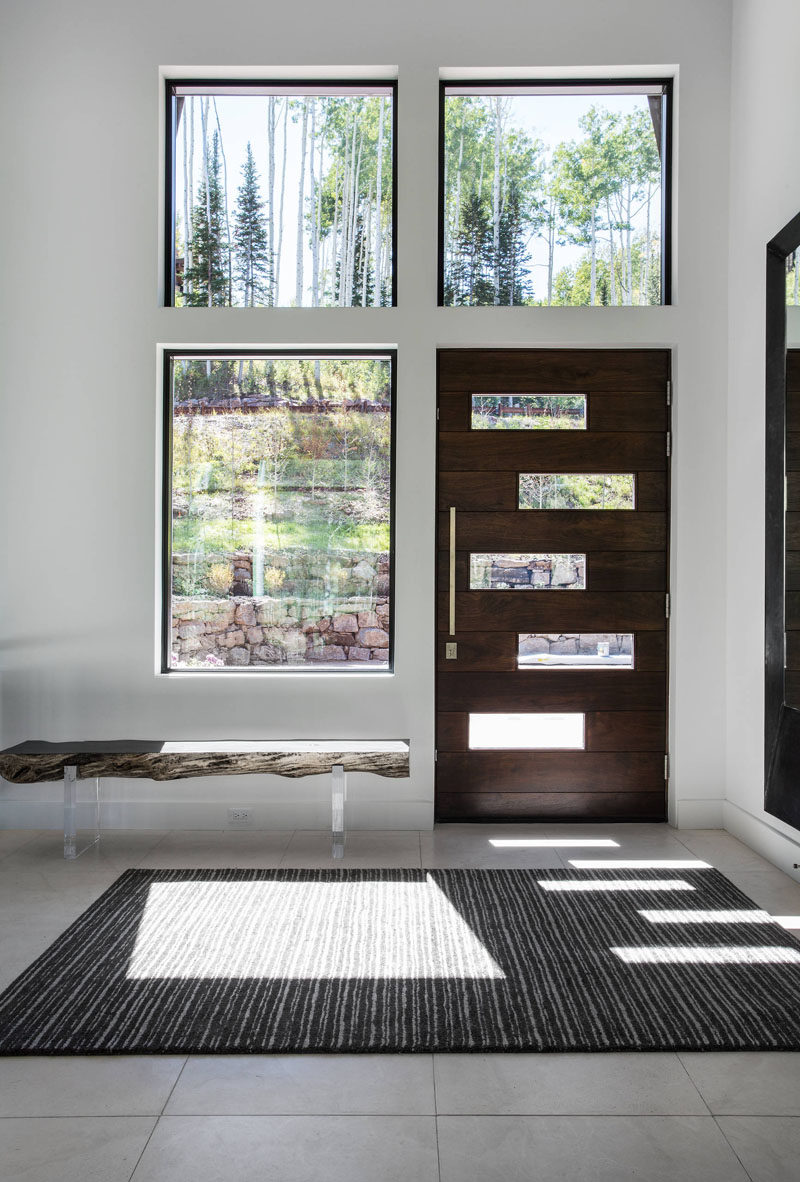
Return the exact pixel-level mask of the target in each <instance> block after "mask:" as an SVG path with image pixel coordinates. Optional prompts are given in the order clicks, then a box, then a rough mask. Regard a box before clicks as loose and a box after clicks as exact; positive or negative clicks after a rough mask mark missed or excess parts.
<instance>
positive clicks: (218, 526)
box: [163, 350, 394, 672]
mask: <svg viewBox="0 0 800 1182" xmlns="http://www.w3.org/2000/svg"><path fill="white" fill-rule="evenodd" d="M165 387H166V397H165V411H166V413H165V428H166V429H165V440H166V442H165V458H164V477H165V480H164V485H165V487H164V507H165V513H164V537H165V542H166V545H165V562H164V609H165V610H164V641H163V643H164V656H163V669H164V671H165V672H169V671H171V670H204V671H219V670H230V669H248V670H257V669H262V670H263V669H291V668H293V669H298V668H306V669H309V668H310V669H334V670H336V671H337V672H342V671H349V670H354V671H381V670H386V669H388V668H390V667H391V662H392V633H393V629H392V590H393V589H392V571H393V559H392V555H393V544H392V530H393V523H392V502H393V495H392V490H393V476H392V474H393V436H394V430H393V424H394V354H393V353H391V352H379V353H352V352H347V353H345V352H336V351H330V352H326V353H319V354H315V353H305V354H302V355H300V354H298V353H293V354H288V353H279V352H276V353H262V352H258V353H256V352H248V353H243V352H236V351H230V352H218V351H213V350H205V351H182V352H168V353H167V355H166V358H165Z"/></svg>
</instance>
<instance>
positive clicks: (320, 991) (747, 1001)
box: [0, 869, 800, 1055]
mask: <svg viewBox="0 0 800 1182" xmlns="http://www.w3.org/2000/svg"><path fill="white" fill-rule="evenodd" d="M773 1048H781V1049H791V1050H797V1049H800V945H799V944H798V943H797V942H796V941H795V940H794V939H793V938H792V937H791V936H789V935H787V933H786V932H785V931H784V930H783V929H782V928H780V927H779V926H778V925H777V924H775V923H774V922H773V921H772V920H771V919H770V917H769V916H768V915H767V914H766V913H765V912H763V911H760V910H759V909H758V908H757V907H756V906H755V904H753V903H752V902H751V901H750V900H748V899H747V898H745V896H744V895H742V894H740V892H739V891H738V890H736V888H735V887H734V886H733V885H732V884H731V883H730V882H728V881H727V879H725V878H724V877H723V876H722V875H721V874H720V873H718V872H717V871H716V870H705V869H700V870H680V871H649V872H648V871H646V870H645V871H637V870H613V871H612V870H583V871H573V870H431V871H424V870H423V871H419V870H348V871H344V870H342V871H332V870H331V871H323V870H320V871H313V870H275V871H269V870H199V871H198V870H152V871H151V870H129V871H127V873H125V874H123V875H122V877H121V878H119V879H118V880H117V881H116V882H115V883H114V885H113V886H112V887H111V888H110V889H109V890H108V891H106V892H105V894H104V895H102V896H101V898H100V899H98V901H97V902H96V903H95V904H94V905H93V906H92V907H90V908H89V910H88V911H86V912H85V913H84V914H83V915H82V916H81V917H80V919H78V920H77V921H76V922H75V923H74V924H72V926H71V927H70V928H69V929H68V930H67V931H66V932H65V933H64V934H63V935H62V936H61V937H60V938H59V939H58V940H56V942H55V943H54V944H53V945H52V946H51V947H50V948H49V949H48V950H47V952H45V953H44V954H43V955H42V956H41V957H40V958H39V959H38V960H37V961H36V962H35V963H34V964H33V965H32V966H31V967H30V968H29V969H28V970H27V971H26V972H25V973H23V974H22V976H20V977H19V978H18V979H17V980H16V981H15V982H14V983H13V984H12V985H11V986H10V987H9V988H8V989H7V990H6V991H5V992H4V993H3V994H2V996H0V1053H2V1054H14V1055H18V1054H71V1053H96V1054H121V1053H132V1052H135V1053H149V1052H152V1053H158V1052H163V1053H188V1052H198V1053H214V1052H225V1053H232V1052H242V1053H256V1052H266V1051H275V1052H309V1051H341V1052H344V1051H348V1052H353V1051H367V1052H368V1051H530V1050H541V1051H606V1050H608V1051H610V1050H668V1049H699V1050H706V1049H708V1050H712V1049H714V1050H725V1049H737V1050H738V1049H745V1050H755V1049H762V1050H763V1049H773Z"/></svg>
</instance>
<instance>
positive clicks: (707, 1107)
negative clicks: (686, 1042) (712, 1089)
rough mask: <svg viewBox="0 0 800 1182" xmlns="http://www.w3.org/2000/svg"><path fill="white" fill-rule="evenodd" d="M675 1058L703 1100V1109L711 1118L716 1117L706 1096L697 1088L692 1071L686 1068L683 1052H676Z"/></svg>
mask: <svg viewBox="0 0 800 1182" xmlns="http://www.w3.org/2000/svg"><path fill="white" fill-rule="evenodd" d="M675 1058H676V1059H677V1060H678V1062H679V1063H680V1065H681V1067H682V1068H683V1070H684V1071H685V1072H686V1077H687V1079H688V1080H689V1083H690V1084H691V1085H692V1087H693V1088H694V1090H695V1091H696V1092H697V1094H698V1096H699V1097H700V1099H701V1101H702V1103H703V1107H704V1108H705V1110H706V1112H707V1113H708V1115H709V1116H713V1115H714V1113H713V1112H712V1111H711V1108H710V1107H709V1104H708V1101H707V1100H706V1098H705V1096H704V1095H703V1093H702V1092H701V1091H700V1089H699V1087H698V1086H697V1084H696V1083H695V1081H694V1079H693V1078H692V1073H691V1071H690V1070H689V1068H688V1067H687V1066H686V1064H685V1063H684V1061H683V1059H682V1057H681V1052H680V1051H675Z"/></svg>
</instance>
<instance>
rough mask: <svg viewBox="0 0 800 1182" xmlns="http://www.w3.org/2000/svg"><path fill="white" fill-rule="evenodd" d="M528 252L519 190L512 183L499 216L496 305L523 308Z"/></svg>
mask: <svg viewBox="0 0 800 1182" xmlns="http://www.w3.org/2000/svg"><path fill="white" fill-rule="evenodd" d="M527 260H528V249H527V243H526V240H525V218H524V215H523V212H522V202H521V200H520V195H519V189H518V187H517V184H516V182H515V181H512V182H511V183H510V185H509V187H508V193H507V194H506V201H505V205H504V207H503V210H502V213H501V215H500V227H499V234H498V256H497V259H496V260H495V274H496V275H499V277H500V289H499V296H500V303H501V304H503V305H509V304H524V303H525V301H526V300H527V299H528V296H529V295H530V285H529V283H528V274H529V271H528V268H527V267H526V265H525V264H526V262H527Z"/></svg>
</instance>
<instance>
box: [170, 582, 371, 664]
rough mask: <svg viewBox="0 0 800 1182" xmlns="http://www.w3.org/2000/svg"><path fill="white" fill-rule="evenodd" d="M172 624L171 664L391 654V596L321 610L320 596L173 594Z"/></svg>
mask: <svg viewBox="0 0 800 1182" xmlns="http://www.w3.org/2000/svg"><path fill="white" fill-rule="evenodd" d="M172 622H173V627H172V653H173V657H172V668H214V667H220V666H223V665H233V666H245V665H265V666H269V665H304V664H307V663H309V662H312V663H315V664H329V663H339V662H342V661H347V662H357V663H359V664H362V665H363V664H367V663H370V664H375V663H380V664H386V663H387V661H388V659H389V600H388V597H382V598H379V599H377V601H376V600H374V599H371V598H368V597H361V598H359V597H352V598H350V599H349V600H346V601H341V600H340V601H338V602H337V603H336V604H335V610H329V611H328V612H327V613H325V609H324V607H323V606H322V605H321V604H320V602H319V600H308V599H294V598H290V597H281V598H274V597H271V596H263V597H261V598H256V597H253V596H243V595H234V596H231V597H228V598H225V599H222V598H220V599H190V598H180V597H175V596H174V597H173V600H172Z"/></svg>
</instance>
